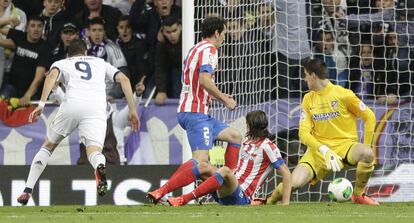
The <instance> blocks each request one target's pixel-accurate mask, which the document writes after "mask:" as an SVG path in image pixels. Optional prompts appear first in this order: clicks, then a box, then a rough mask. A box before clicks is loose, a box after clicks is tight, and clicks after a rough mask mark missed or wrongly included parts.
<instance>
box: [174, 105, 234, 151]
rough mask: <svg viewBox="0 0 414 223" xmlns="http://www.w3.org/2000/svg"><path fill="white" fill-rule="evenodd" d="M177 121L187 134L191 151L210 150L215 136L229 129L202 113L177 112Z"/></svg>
mask: <svg viewBox="0 0 414 223" xmlns="http://www.w3.org/2000/svg"><path fill="white" fill-rule="evenodd" d="M177 120H178V123H180V126H181V127H182V128H183V129H184V130H186V132H187V138H188V141H189V142H190V146H191V151H195V150H209V149H211V148H212V147H213V143H214V141H215V140H216V137H217V135H218V134H219V133H220V132H221V131H223V129H226V128H228V127H229V126H228V125H227V124H226V123H223V122H220V121H218V120H217V119H214V118H212V117H210V116H208V115H205V114H202V113H192V112H179V113H177Z"/></svg>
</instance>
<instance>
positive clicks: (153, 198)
mask: <svg viewBox="0 0 414 223" xmlns="http://www.w3.org/2000/svg"><path fill="white" fill-rule="evenodd" d="M163 196H164V194H163V193H162V191H161V190H160V189H157V190H154V191H150V192H148V193H147V199H148V200H149V202H150V203H153V204H158V202H159V201H160V199H161V198H162V197H163Z"/></svg>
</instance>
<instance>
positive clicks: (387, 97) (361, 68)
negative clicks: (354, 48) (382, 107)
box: [350, 43, 397, 103]
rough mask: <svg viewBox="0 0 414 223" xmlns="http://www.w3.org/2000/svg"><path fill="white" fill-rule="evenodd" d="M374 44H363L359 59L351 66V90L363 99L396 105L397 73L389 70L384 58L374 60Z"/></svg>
mask: <svg viewBox="0 0 414 223" xmlns="http://www.w3.org/2000/svg"><path fill="white" fill-rule="evenodd" d="M373 51H374V47H373V46H372V44H370V43H368V44H366V43H363V44H361V46H360V52H359V56H358V57H352V59H351V65H350V80H351V89H352V90H353V91H354V92H355V93H356V94H357V95H358V96H359V97H360V98H361V99H379V102H380V103H385V102H387V103H395V101H396V97H395V95H396V94H397V88H396V86H395V85H394V83H395V82H396V77H397V75H396V73H395V72H392V70H388V69H389V67H388V66H387V63H386V62H387V61H386V60H385V59H384V58H374V54H373Z"/></svg>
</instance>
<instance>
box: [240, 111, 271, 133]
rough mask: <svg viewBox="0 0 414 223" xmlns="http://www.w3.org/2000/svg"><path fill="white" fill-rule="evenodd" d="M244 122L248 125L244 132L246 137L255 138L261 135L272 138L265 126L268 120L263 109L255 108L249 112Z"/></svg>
mask: <svg viewBox="0 0 414 223" xmlns="http://www.w3.org/2000/svg"><path fill="white" fill-rule="evenodd" d="M246 123H247V125H248V126H249V131H248V132H247V134H246V135H247V136H248V137H251V138H255V139H257V138H262V137H266V138H273V137H272V134H271V133H270V132H269V130H268V128H267V126H268V125H269V121H268V120H267V116H266V113H265V112H264V111H261V110H257V111H252V112H249V113H248V114H247V115H246Z"/></svg>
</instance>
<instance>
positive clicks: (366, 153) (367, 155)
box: [360, 148, 375, 163]
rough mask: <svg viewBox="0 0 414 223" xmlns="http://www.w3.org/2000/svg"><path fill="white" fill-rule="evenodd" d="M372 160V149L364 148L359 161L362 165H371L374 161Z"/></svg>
mask: <svg viewBox="0 0 414 223" xmlns="http://www.w3.org/2000/svg"><path fill="white" fill-rule="evenodd" d="M374 158H375V157H374V152H373V151H372V149H368V148H366V149H364V150H363V151H362V153H361V158H360V161H362V162H364V163H371V162H372V161H374Z"/></svg>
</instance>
